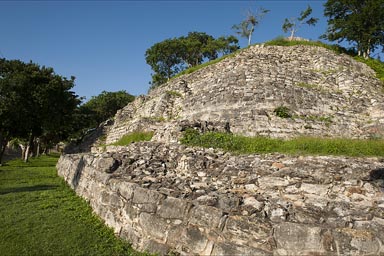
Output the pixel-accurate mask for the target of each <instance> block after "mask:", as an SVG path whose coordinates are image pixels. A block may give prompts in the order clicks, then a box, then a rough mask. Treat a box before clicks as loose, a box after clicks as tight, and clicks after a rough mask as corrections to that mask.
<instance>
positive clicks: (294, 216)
mask: <svg viewBox="0 0 384 256" xmlns="http://www.w3.org/2000/svg"><path fill="white" fill-rule="evenodd" d="M57 168H58V173H59V175H61V176H63V177H64V179H65V180H66V181H67V182H68V183H69V184H70V185H71V187H72V188H73V189H74V190H75V191H76V193H77V194H79V195H81V196H82V197H84V198H85V199H87V200H88V201H89V203H90V205H91V206H92V208H93V209H94V211H95V212H96V213H97V214H98V215H99V216H101V218H103V219H104V220H105V221H106V224H107V225H109V226H111V227H113V228H114V230H115V232H116V233H117V234H118V235H119V236H121V237H123V238H126V239H128V240H129V241H130V242H132V243H133V245H134V247H135V248H137V249H140V250H149V251H151V252H159V253H160V254H166V253H168V252H170V251H173V252H177V253H181V254H182V255H191V254H199V255H383V254H384V247H383V242H384V233H383V232H382V231H383V230H384V169H383V168H384V164H383V163H382V161H380V159H377V158H364V159H359V158H355V159H352V158H345V157H310V156H308V157H303V156H298V157H289V156H286V155H281V154H268V155H247V156H235V155H231V154H228V153H225V152H221V151H215V150H213V149H199V148H188V147H184V146H181V145H178V144H165V143H155V142H141V143H134V144H131V145H129V146H128V147H109V148H107V152H105V153H102V154H75V155H69V154H68V155H64V156H62V157H61V158H60V160H59V162H58V165H57Z"/></svg>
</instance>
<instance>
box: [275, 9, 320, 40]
mask: <svg viewBox="0 0 384 256" xmlns="http://www.w3.org/2000/svg"><path fill="white" fill-rule="evenodd" d="M311 14H312V8H311V6H309V5H308V7H307V9H305V10H304V11H302V12H301V13H300V16H299V17H293V18H290V19H288V18H286V19H285V20H284V24H283V27H282V28H283V31H284V33H287V32H288V31H290V33H291V35H290V37H289V38H290V40H293V38H294V36H295V34H296V33H297V31H298V30H299V29H300V27H301V26H302V25H303V24H307V25H309V26H314V25H315V24H316V23H317V21H318V20H319V19H318V18H314V17H309V16H310V15H311Z"/></svg>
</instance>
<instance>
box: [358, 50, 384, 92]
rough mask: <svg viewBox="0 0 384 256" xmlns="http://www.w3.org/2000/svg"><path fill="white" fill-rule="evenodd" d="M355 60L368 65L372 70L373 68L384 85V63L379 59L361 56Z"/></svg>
mask: <svg viewBox="0 0 384 256" xmlns="http://www.w3.org/2000/svg"><path fill="white" fill-rule="evenodd" d="M355 60H357V61H360V62H363V63H365V64H367V65H368V66H369V67H370V68H372V69H373V70H374V71H375V72H376V77H377V78H378V79H380V81H381V82H382V83H383V85H384V62H382V61H380V60H377V59H371V58H368V59H366V58H362V57H359V56H356V57H355Z"/></svg>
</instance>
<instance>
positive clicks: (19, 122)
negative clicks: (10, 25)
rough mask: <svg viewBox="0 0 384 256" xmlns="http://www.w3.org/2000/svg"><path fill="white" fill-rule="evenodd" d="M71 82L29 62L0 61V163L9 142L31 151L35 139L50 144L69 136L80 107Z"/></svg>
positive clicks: (51, 70) (72, 81)
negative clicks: (24, 144) (23, 144)
mask: <svg viewBox="0 0 384 256" xmlns="http://www.w3.org/2000/svg"><path fill="white" fill-rule="evenodd" d="M74 80H75V78H74V77H71V78H70V79H67V78H65V77H62V76H60V75H57V74H55V72H54V70H53V69H52V68H49V67H48V68H47V67H44V66H43V67H40V66H39V65H38V64H35V63H32V62H30V63H24V62H22V61H19V60H6V59H0V99H1V101H0V120H2V121H1V123H0V142H1V152H0V161H1V156H2V152H3V150H4V149H5V146H6V143H7V142H8V141H9V140H10V139H12V138H16V137H17V138H20V139H23V140H24V141H27V142H28V143H27V148H30V147H32V146H33V143H34V141H35V139H37V138H39V139H41V140H42V141H45V142H46V143H51V142H54V141H59V140H61V139H63V138H64V137H66V136H68V135H69V133H70V132H71V129H72V127H71V126H70V123H71V122H70V120H71V119H72V117H73V113H74V110H75V109H76V107H77V106H78V104H79V103H80V99H79V98H78V96H77V95H75V94H74V93H73V92H72V91H70V90H71V89H72V88H73V86H74ZM27 156H28V154H27Z"/></svg>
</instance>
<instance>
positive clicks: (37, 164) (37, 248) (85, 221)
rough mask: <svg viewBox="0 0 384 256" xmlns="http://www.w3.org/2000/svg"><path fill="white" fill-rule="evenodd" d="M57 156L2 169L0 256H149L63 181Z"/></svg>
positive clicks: (12, 163) (11, 163) (15, 163)
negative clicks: (119, 235)
mask: <svg viewBox="0 0 384 256" xmlns="http://www.w3.org/2000/svg"><path fill="white" fill-rule="evenodd" d="M57 160H58V157H57V156H43V157H39V158H34V159H31V160H30V162H29V163H23V162H22V161H19V160H13V161H10V162H8V163H6V165H5V166H2V167H0V255H3V256H4V255H15V256H19V255H38V256H40V255H55V256H56V255H66V256H68V255H87V256H88V255H143V254H140V253H137V252H135V251H133V250H132V249H131V247H130V246H129V244H128V243H126V242H124V241H122V240H120V239H118V238H116V237H115V236H114V234H113V231H112V229H109V228H107V227H106V226H105V225H104V224H103V222H102V221H101V220H100V218H98V217H97V216H95V215H94V214H93V213H92V210H91V208H90V206H89V205H88V204H87V203H86V202H85V200H83V199H81V198H80V197H78V196H76V194H75V193H74V191H72V190H71V189H70V188H69V187H68V186H67V185H66V183H65V182H64V180H63V179H61V178H60V177H58V176H57V173H56V168H55V165H56V162H57Z"/></svg>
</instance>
